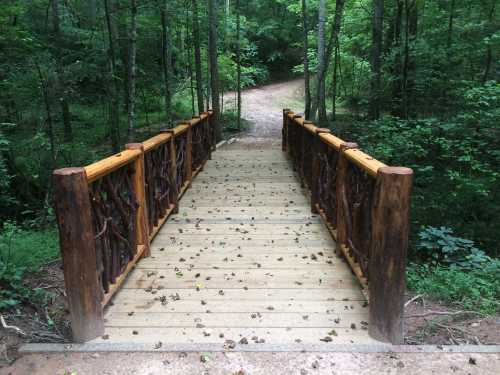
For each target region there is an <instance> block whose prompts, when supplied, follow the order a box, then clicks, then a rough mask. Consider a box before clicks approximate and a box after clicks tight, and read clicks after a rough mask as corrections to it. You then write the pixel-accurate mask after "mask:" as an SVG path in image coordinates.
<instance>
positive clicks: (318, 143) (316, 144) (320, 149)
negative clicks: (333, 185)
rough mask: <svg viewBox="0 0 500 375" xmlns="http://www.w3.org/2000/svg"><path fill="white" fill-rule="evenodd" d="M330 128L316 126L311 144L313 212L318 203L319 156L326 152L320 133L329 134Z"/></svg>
mask: <svg viewBox="0 0 500 375" xmlns="http://www.w3.org/2000/svg"><path fill="white" fill-rule="evenodd" d="M329 133H330V130H329V129H326V128H317V129H316V134H315V135H314V141H313V145H312V154H313V160H312V171H311V176H312V178H311V182H312V183H311V212H312V213H313V214H317V213H318V209H317V207H316V205H317V204H318V203H319V177H320V176H319V174H320V168H321V164H320V160H319V156H320V155H321V154H325V155H326V152H327V146H326V145H325V144H324V143H323V141H322V140H321V138H320V134H329Z"/></svg>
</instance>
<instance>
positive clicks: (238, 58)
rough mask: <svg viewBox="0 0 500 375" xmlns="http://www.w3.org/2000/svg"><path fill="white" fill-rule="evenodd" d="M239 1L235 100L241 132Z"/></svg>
mask: <svg viewBox="0 0 500 375" xmlns="http://www.w3.org/2000/svg"><path fill="white" fill-rule="evenodd" d="M240 12H241V9H240V0H236V69H237V71H236V75H237V77H236V81H237V82H236V86H237V91H238V98H237V107H238V108H237V125H238V130H241V40H240V33H241V20H240V18H241V17H240V16H241V15H240Z"/></svg>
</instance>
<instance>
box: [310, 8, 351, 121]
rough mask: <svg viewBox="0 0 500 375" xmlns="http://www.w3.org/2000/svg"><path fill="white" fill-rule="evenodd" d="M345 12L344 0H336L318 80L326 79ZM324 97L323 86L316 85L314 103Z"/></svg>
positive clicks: (313, 112)
mask: <svg viewBox="0 0 500 375" xmlns="http://www.w3.org/2000/svg"><path fill="white" fill-rule="evenodd" d="M343 13H344V0H336V1H335V16H334V19H333V25H332V31H331V34H330V38H329V40H328V46H327V48H326V52H325V61H324V64H321V65H320V67H318V73H317V82H324V81H325V79H326V72H327V69H328V66H329V65H330V57H331V55H332V52H333V49H334V48H335V41H336V40H337V39H338V37H339V35H340V29H341V26H342V15H343ZM321 97H322V94H321V87H320V85H316V96H315V100H314V101H313V103H314V102H315V103H319V101H320V98H321ZM315 112H316V110H315V108H314V106H313V109H312V113H311V116H313V117H314V116H315ZM321 120H323V121H325V119H321V118H320V124H321Z"/></svg>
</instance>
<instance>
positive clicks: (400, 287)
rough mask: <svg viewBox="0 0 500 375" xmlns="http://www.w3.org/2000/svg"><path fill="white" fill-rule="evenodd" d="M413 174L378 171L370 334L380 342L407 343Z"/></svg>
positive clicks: (400, 170) (389, 169) (399, 170)
mask: <svg viewBox="0 0 500 375" xmlns="http://www.w3.org/2000/svg"><path fill="white" fill-rule="evenodd" d="M412 181H413V171H412V170H411V169H409V168H400V167H382V168H380V169H379V170H378V174H377V185H376V188H375V196H374V203H373V208H372V238H371V248H370V260H369V275H370V278H369V283H368V287H369V292H370V327H369V333H370V335H371V336H372V337H373V338H375V339H377V340H380V341H386V342H391V343H393V344H402V343H403V341H404V340H403V338H404V337H403V313H404V293H405V276H406V275H405V270H406V254H407V250H408V229H409V213H410V195H411V187H412Z"/></svg>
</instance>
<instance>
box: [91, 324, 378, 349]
mask: <svg viewBox="0 0 500 375" xmlns="http://www.w3.org/2000/svg"><path fill="white" fill-rule="evenodd" d="M331 331H332V327H324V328H293V327H291V328H220V329H214V330H213V331H207V330H206V329H202V328H156V327H155V328H141V329H138V328H112V327H109V328H107V329H106V339H105V340H104V339H102V338H99V339H96V340H93V341H92V343H99V342H101V343H106V342H110V341H112V342H116V343H127V342H137V343H151V345H152V346H153V345H155V344H157V343H160V342H161V343H162V344H190V343H197V344H203V343H219V344H221V345H222V344H224V343H225V342H226V340H233V341H235V342H236V343H237V345H238V346H240V345H241V344H239V341H240V340H241V339H242V338H243V337H244V338H246V339H247V340H248V342H249V343H250V344H252V343H254V341H252V338H253V337H255V338H257V341H258V340H259V339H263V340H264V342H265V343H266V344H297V343H302V344H321V343H323V344H324V345H334V344H352V343H354V342H355V343H357V344H377V343H379V342H378V341H375V340H373V339H371V338H370V337H369V336H368V334H367V331H365V330H362V329H360V328H357V329H350V328H339V329H337V330H335V333H336V336H329V337H331V339H332V341H331V342H328V343H325V342H324V341H320V340H321V339H324V338H325V337H326V336H328V334H329V333H331Z"/></svg>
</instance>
